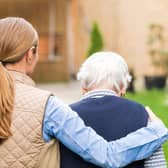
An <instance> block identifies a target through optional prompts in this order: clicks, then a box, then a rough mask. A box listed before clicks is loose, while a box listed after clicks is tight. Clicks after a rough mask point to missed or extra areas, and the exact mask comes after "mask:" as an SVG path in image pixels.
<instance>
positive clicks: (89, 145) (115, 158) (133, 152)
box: [43, 96, 168, 168]
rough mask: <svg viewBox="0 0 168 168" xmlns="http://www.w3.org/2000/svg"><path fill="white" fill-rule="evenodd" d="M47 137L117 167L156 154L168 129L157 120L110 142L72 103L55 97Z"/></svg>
mask: <svg viewBox="0 0 168 168" xmlns="http://www.w3.org/2000/svg"><path fill="white" fill-rule="evenodd" d="M109 127H110V126H109ZM43 138H44V140H45V141H46V142H48V141H50V140H51V139H52V138H57V139H58V140H59V141H60V142H61V143H63V144H64V145H65V146H66V147H67V148H69V149H70V150H72V151H73V152H75V153H76V154H78V155H80V156H81V157H82V158H83V159H85V160H86V161H88V162H91V163H93V164H95V165H97V166H100V167H104V168H117V167H123V166H125V165H127V164H129V163H131V162H133V161H135V160H141V159H144V158H146V157H149V156H150V155H152V153H153V152H154V151H155V150H156V149H157V148H159V146H160V145H161V144H162V143H163V142H165V141H166V140H167V139H168V130H167V128H165V126H164V125H163V123H161V122H153V123H150V124H149V125H148V127H145V128H141V129H139V130H137V131H136V132H133V133H131V134H128V135H127V136H126V137H124V138H121V139H119V140H116V141H111V142H107V141H106V140H105V139H103V138H102V137H101V136H99V135H98V134H96V132H95V131H94V130H93V129H92V128H90V127H87V126H86V125H85V124H84V122H83V120H82V119H81V118H80V117H79V116H78V114H77V113H76V112H74V111H72V110H71V109H70V108H69V106H67V105H65V104H64V103H63V102H61V101H60V100H59V99H58V98H57V97H55V96H52V97H50V98H49V100H48V103H47V105H46V110H45V116H44V121H43Z"/></svg>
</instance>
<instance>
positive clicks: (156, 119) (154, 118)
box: [145, 106, 160, 122]
mask: <svg viewBox="0 0 168 168" xmlns="http://www.w3.org/2000/svg"><path fill="white" fill-rule="evenodd" d="M145 109H146V111H147V112H148V115H149V121H150V122H153V121H160V119H159V118H158V117H157V116H156V115H155V114H154V113H153V112H152V110H151V109H150V107H148V106H146V107H145Z"/></svg>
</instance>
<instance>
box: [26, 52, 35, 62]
mask: <svg viewBox="0 0 168 168" xmlns="http://www.w3.org/2000/svg"><path fill="white" fill-rule="evenodd" d="M32 62H33V52H32V49H29V50H28V52H27V53H26V63H27V64H28V65H31V64H32Z"/></svg>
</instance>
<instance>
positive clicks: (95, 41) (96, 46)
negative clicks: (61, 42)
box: [87, 22, 103, 57]
mask: <svg viewBox="0 0 168 168" xmlns="http://www.w3.org/2000/svg"><path fill="white" fill-rule="evenodd" d="M101 50H103V37H102V35H101V32H100V29H99V27H98V24H97V23H96V22H95V23H94V24H93V27H92V31H91V36H90V47H89V49H88V53H87V57H89V56H90V55H91V54H93V53H95V52H97V51H101Z"/></svg>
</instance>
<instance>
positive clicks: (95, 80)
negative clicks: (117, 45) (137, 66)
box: [77, 52, 131, 92]
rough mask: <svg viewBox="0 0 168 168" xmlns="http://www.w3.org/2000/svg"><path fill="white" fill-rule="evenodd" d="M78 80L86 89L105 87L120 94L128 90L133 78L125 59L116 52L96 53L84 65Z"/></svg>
mask: <svg viewBox="0 0 168 168" xmlns="http://www.w3.org/2000/svg"><path fill="white" fill-rule="evenodd" d="M77 79H78V80H79V81H80V82H81V85H82V87H83V88H85V89H92V88H93V87H94V88H96V87H100V86H101V85H105V86H107V87H108V88H111V89H114V90H115V91H116V92H119V91H120V89H121V88H124V89H125V90H126V89H127V87H128V84H129V82H130V81H131V76H130V74H129V71H128V66H127V63H126V62H125V60H124V59H123V57H121V56H120V55H118V54H116V53H114V52H96V53H94V54H92V55H91V56H90V57H89V58H88V59H87V60H86V61H85V62H84V63H83V64H82V66H81V68H80V70H79V72H78V74H77ZM108 88H107V89H108Z"/></svg>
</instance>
